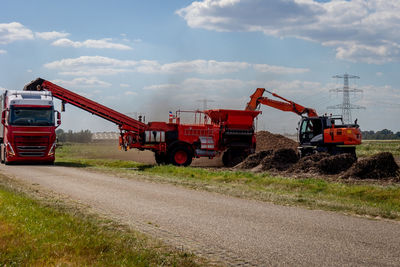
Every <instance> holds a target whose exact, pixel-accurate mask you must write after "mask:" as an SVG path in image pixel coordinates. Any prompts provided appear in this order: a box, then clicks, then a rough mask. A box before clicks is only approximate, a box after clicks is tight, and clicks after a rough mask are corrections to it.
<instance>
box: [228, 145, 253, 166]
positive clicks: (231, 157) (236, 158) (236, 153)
mask: <svg viewBox="0 0 400 267" xmlns="http://www.w3.org/2000/svg"><path fill="white" fill-rule="evenodd" d="M247 156H248V154H247V153H246V152H244V151H241V150H233V149H228V150H227V151H226V152H225V153H224V155H223V156H222V163H223V164H224V166H225V167H233V166H236V165H238V164H239V163H240V162H242V161H243V160H244V159H245V158H246V157H247Z"/></svg>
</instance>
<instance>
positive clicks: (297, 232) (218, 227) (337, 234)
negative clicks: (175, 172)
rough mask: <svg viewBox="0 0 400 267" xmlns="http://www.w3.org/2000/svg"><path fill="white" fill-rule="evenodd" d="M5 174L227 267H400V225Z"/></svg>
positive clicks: (69, 173)
mask: <svg viewBox="0 0 400 267" xmlns="http://www.w3.org/2000/svg"><path fill="white" fill-rule="evenodd" d="M0 172H1V173H3V174H5V175H7V176H9V177H14V178H15V179H17V180H22V181H25V182H27V183H29V184H31V185H33V186H36V187H37V188H38V189H41V190H52V191H54V192H57V193H59V194H62V195H67V196H69V197H70V198H72V199H74V200H78V201H80V202H82V203H86V204H88V205H90V206H91V207H92V208H93V210H95V211H96V212H99V213H101V214H105V215H107V216H110V217H112V218H115V219H117V220H119V221H122V222H124V223H127V224H129V225H131V226H132V227H134V228H136V229H138V230H140V231H142V232H145V233H148V234H150V235H153V236H156V237H158V238H161V239H163V240H165V241H166V242H168V243H170V244H172V245H175V246H177V247H183V248H185V249H189V250H191V251H194V252H195V253H197V254H201V255H205V256H206V257H208V258H210V259H215V260H220V261H223V262H225V263H227V264H228V265H238V266H239V265H240V266H241V265H244V266H251V265H258V266H260V265H262V266H269V265H290V266H293V265H296V266H298V265H301V266H309V265H318V266H320V265H324V266H342V265H352V266H353V265H356V266H357V265H358V266H372V265H373V266H398V265H399V263H400V249H399V248H400V224H399V223H398V222H387V221H374V220H368V219H364V218H356V217H352V216H345V215H341V214H336V213H333V212H326V211H318V210H307V209H302V208H297V207H286V206H278V205H273V204H269V203H263V202H258V201H251V200H243V199H237V198H233V197H228V196H223V195H219V194H214V193H208V192H200V191H194V190H189V189H185V188H180V187H175V186H172V185H166V184H156V183H150V182H143V181H137V180H134V179H129V180H128V179H123V178H117V177H113V176H109V175H104V174H97V173H92V172H88V171H85V170H82V169H76V168H66V167H56V166H4V165H1V167H0Z"/></svg>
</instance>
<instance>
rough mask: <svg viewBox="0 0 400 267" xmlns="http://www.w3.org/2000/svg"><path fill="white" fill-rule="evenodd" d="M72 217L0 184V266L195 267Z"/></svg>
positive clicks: (116, 230) (187, 259)
mask: <svg viewBox="0 0 400 267" xmlns="http://www.w3.org/2000/svg"><path fill="white" fill-rule="evenodd" d="M5 179H6V178H4V177H0V182H2V181H3V182H4V181H5ZM73 213H74V214H72V213H71V212H67V211H66V210H64V208H63V206H60V204H55V203H53V204H49V203H48V202H47V204H46V205H44V204H43V203H40V202H38V201H37V200H32V199H31V198H29V197H27V196H25V195H23V194H21V193H16V192H14V191H11V190H9V189H7V188H6V186H4V183H3V185H0V266H48V265H51V266H64V265H65V266H89V265H90V266H164V265H165V266H197V265H199V264H198V262H199V261H195V257H194V256H192V255H188V254H186V253H184V252H182V251H176V250H172V249H169V248H167V247H165V246H164V245H162V244H161V243H160V242H157V241H154V240H150V239H148V238H147V237H145V236H144V235H142V234H139V233H137V232H133V231H130V230H127V229H123V228H121V226H118V225H115V224H113V223H111V222H107V221H105V220H103V219H99V218H97V217H95V216H88V215H83V214H80V215H79V213H77V212H76V210H73Z"/></svg>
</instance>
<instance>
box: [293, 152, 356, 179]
mask: <svg viewBox="0 0 400 267" xmlns="http://www.w3.org/2000/svg"><path fill="white" fill-rule="evenodd" d="M356 160H357V159H356V158H355V157H354V156H353V155H351V154H340V155H330V154H328V153H323V152H321V153H316V154H312V155H309V156H306V157H303V158H301V159H300V160H299V161H298V162H297V164H295V165H293V166H292V167H291V168H290V169H289V170H288V171H289V172H294V173H301V172H304V173H321V174H338V173H341V172H343V171H345V170H347V169H349V168H350V167H351V166H352V165H353V163H354V162H355V161H356Z"/></svg>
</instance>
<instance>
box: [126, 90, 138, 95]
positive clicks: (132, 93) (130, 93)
mask: <svg viewBox="0 0 400 267" xmlns="http://www.w3.org/2000/svg"><path fill="white" fill-rule="evenodd" d="M137 94H138V93H136V92H132V91H125V93H124V95H127V96H132V95H137Z"/></svg>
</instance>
